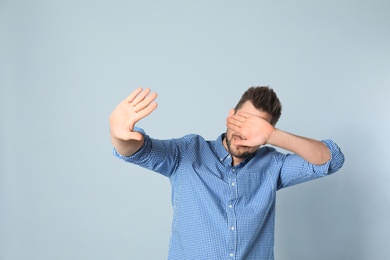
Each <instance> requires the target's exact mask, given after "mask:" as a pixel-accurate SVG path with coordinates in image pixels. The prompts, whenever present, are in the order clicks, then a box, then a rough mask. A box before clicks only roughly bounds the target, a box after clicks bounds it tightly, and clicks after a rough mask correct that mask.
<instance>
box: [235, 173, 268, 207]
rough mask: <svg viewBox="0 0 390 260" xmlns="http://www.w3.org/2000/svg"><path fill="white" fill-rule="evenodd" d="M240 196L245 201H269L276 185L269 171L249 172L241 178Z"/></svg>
mask: <svg viewBox="0 0 390 260" xmlns="http://www.w3.org/2000/svg"><path fill="white" fill-rule="evenodd" d="M240 182H241V184H242V185H241V187H242V189H241V192H239V193H241V195H242V197H243V198H244V200H245V201H246V203H250V202H252V201H259V202H260V201H269V200H273V199H274V197H275V194H276V183H275V182H274V181H273V179H272V175H271V172H270V171H257V172H256V171H250V172H246V173H245V174H244V175H243V176H242V177H241V180H240Z"/></svg>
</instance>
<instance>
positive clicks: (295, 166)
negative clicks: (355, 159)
mask: <svg viewBox="0 0 390 260" xmlns="http://www.w3.org/2000/svg"><path fill="white" fill-rule="evenodd" d="M322 142H323V143H324V144H325V145H326V146H327V147H328V149H329V151H330V154H331V158H330V159H329V161H327V162H326V163H324V164H322V165H315V164H311V163H309V162H307V161H305V160H304V159H303V158H302V157H300V156H298V155H296V154H286V155H283V156H280V158H277V159H276V160H277V161H278V165H279V171H280V176H279V181H278V189H281V188H285V187H289V186H292V185H296V184H299V183H302V182H306V181H310V180H313V179H317V178H320V177H324V176H327V175H329V174H332V173H335V172H337V171H338V170H339V169H340V168H341V167H342V166H343V164H344V160H345V158H344V154H343V153H342V152H341V149H340V148H339V147H338V145H337V144H336V143H335V142H333V141H332V140H323V141H322Z"/></svg>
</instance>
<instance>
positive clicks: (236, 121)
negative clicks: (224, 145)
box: [226, 116, 243, 126]
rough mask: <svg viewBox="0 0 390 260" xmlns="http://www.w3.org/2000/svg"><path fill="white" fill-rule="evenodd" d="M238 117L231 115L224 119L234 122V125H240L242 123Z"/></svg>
mask: <svg viewBox="0 0 390 260" xmlns="http://www.w3.org/2000/svg"><path fill="white" fill-rule="evenodd" d="M241 120H242V119H241V118H240V117H235V116H231V117H228V118H227V119H226V121H227V122H229V123H231V124H234V125H236V126H241V125H242V124H243V121H241Z"/></svg>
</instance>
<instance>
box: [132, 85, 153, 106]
mask: <svg viewBox="0 0 390 260" xmlns="http://www.w3.org/2000/svg"><path fill="white" fill-rule="evenodd" d="M149 93H150V89H149V88H146V89H144V90H143V91H142V92H141V93H139V94H138V95H137V96H136V97H135V98H134V100H133V101H132V102H131V104H132V105H133V106H136V105H137V104H138V103H139V102H141V101H142V100H144V99H145V97H146V96H148V95H149Z"/></svg>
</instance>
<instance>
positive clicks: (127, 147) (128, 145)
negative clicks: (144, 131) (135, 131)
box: [111, 136, 144, 156]
mask: <svg viewBox="0 0 390 260" xmlns="http://www.w3.org/2000/svg"><path fill="white" fill-rule="evenodd" d="M111 142H112V144H113V145H114V147H115V149H116V151H117V152H118V153H119V154H121V155H123V156H131V155H133V154H134V153H136V152H137V151H138V150H139V149H140V148H141V147H142V145H143V144H144V139H143V138H142V139H141V140H127V141H126V140H121V139H119V138H116V137H113V136H111Z"/></svg>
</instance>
